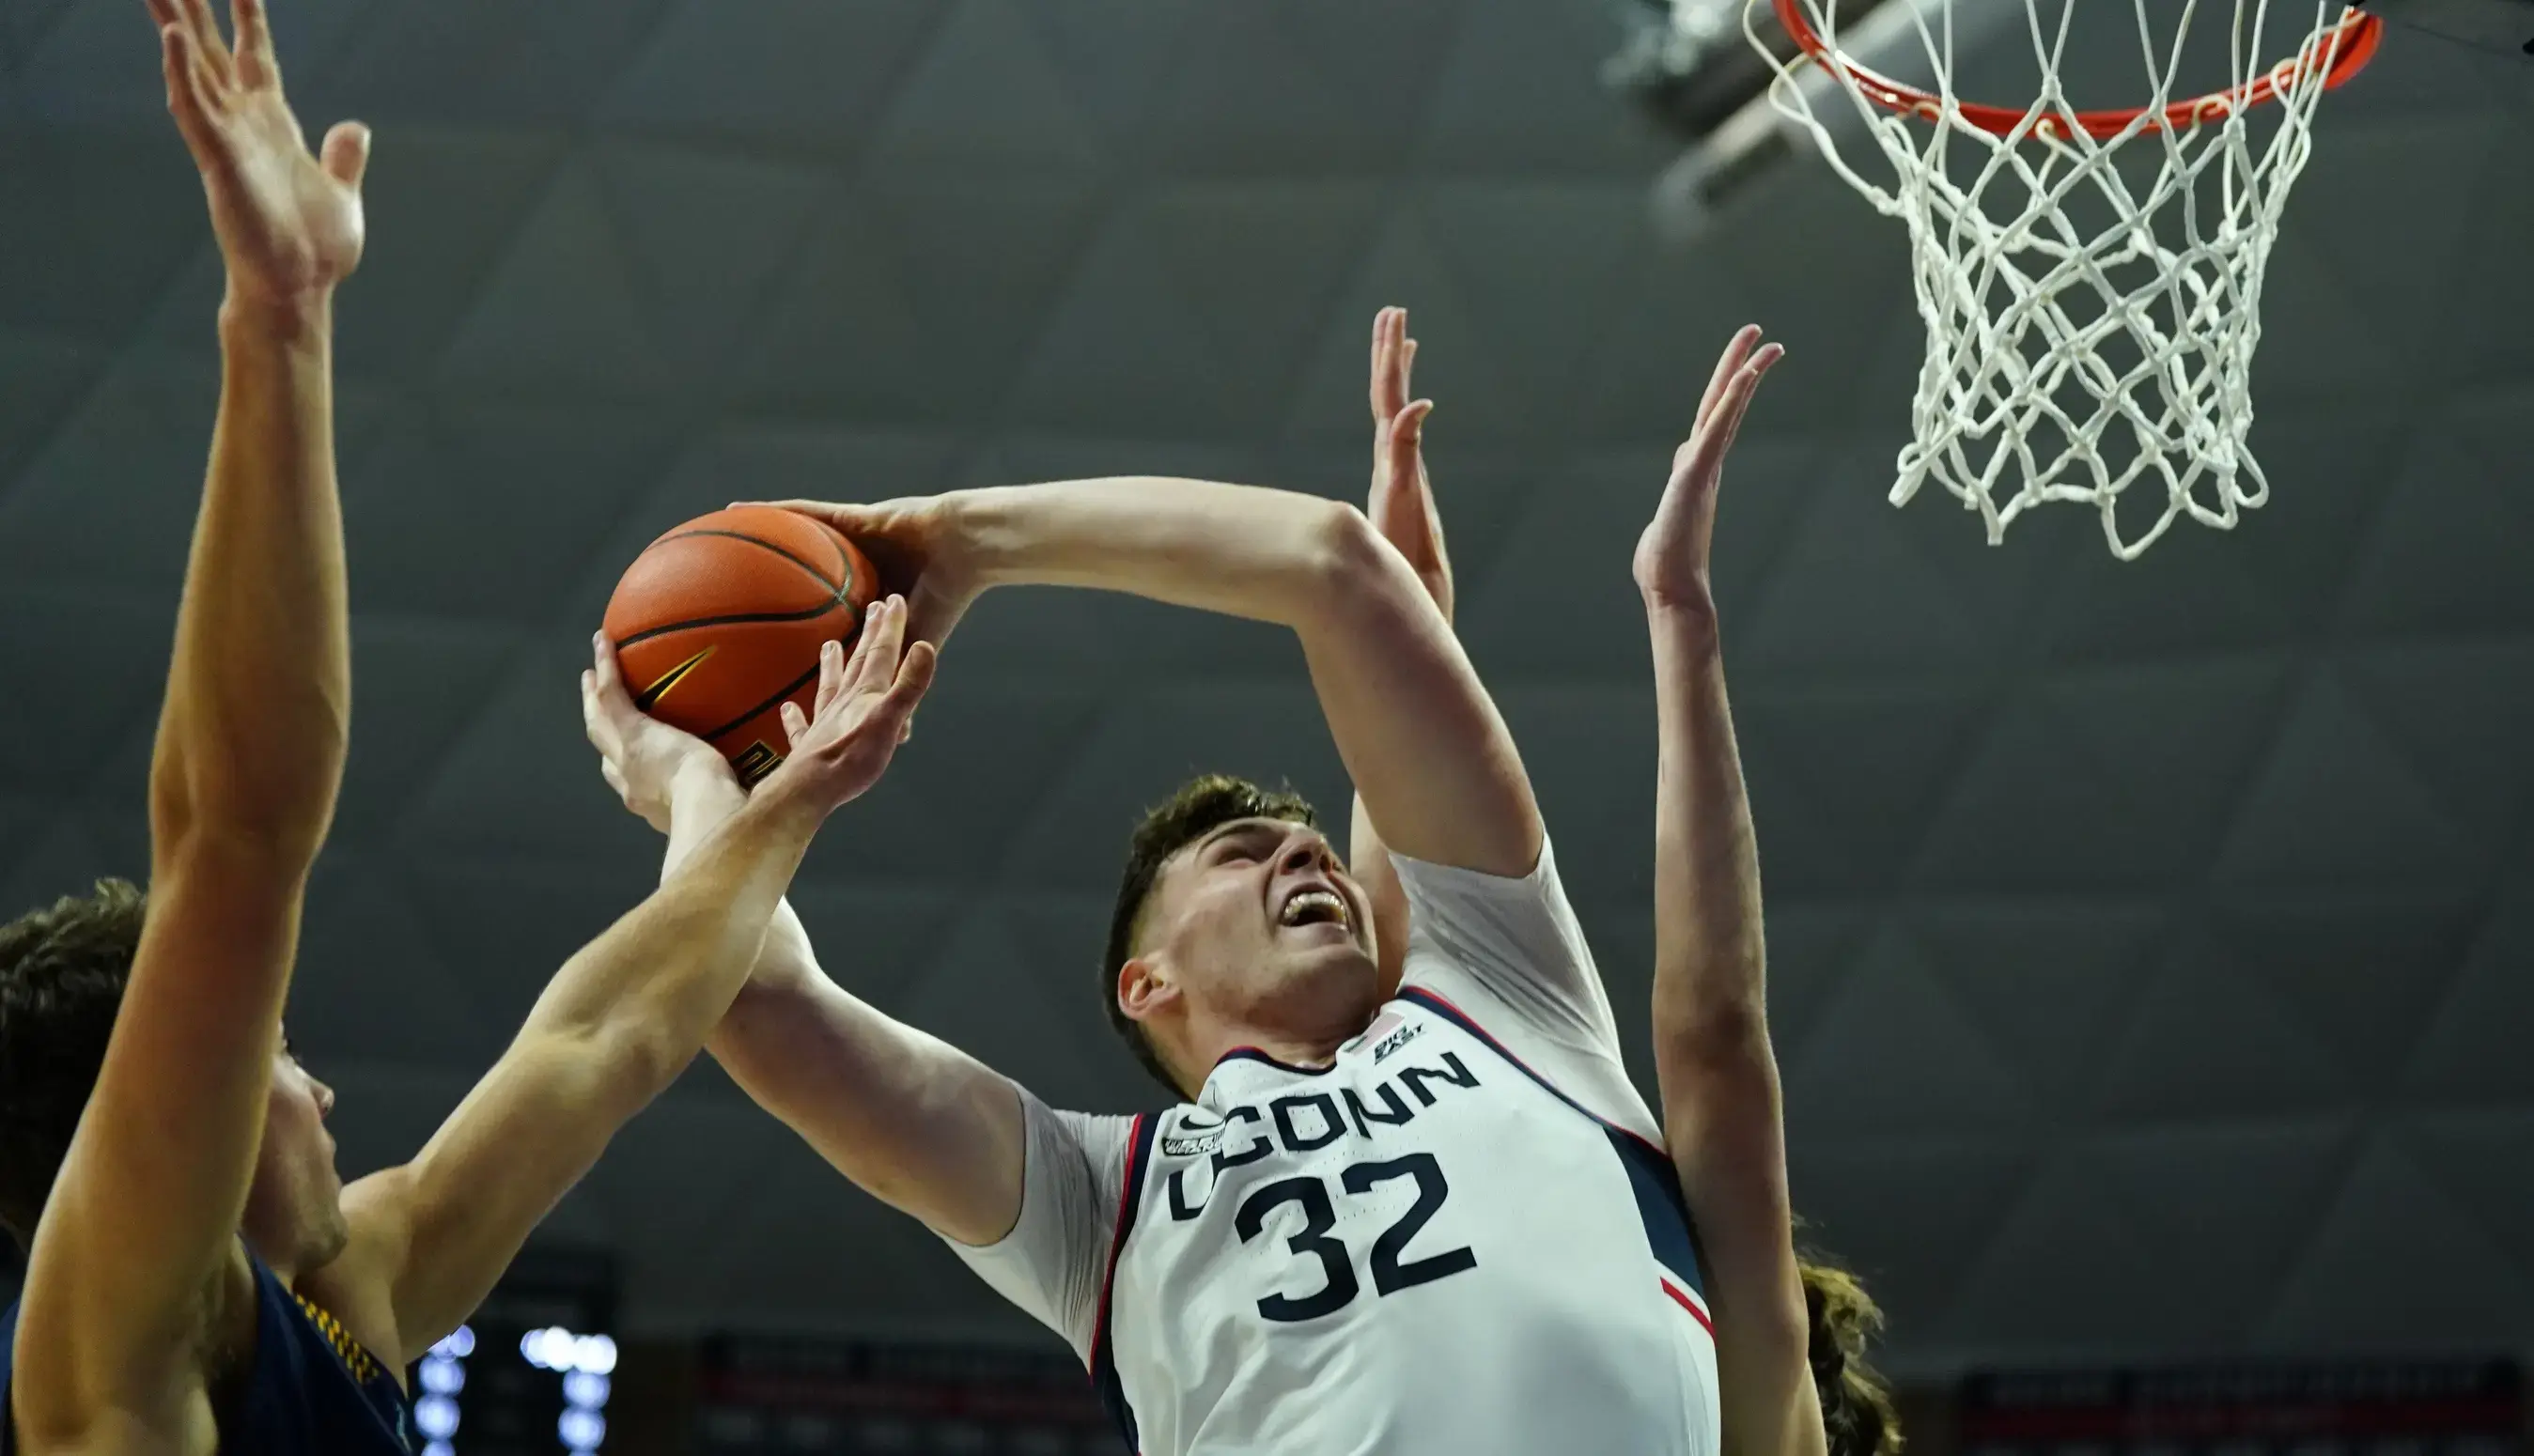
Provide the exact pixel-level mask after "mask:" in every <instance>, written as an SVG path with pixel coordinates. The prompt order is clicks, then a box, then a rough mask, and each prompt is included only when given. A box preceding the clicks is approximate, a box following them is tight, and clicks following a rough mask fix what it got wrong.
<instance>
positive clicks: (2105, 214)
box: [1743, 0, 2383, 561]
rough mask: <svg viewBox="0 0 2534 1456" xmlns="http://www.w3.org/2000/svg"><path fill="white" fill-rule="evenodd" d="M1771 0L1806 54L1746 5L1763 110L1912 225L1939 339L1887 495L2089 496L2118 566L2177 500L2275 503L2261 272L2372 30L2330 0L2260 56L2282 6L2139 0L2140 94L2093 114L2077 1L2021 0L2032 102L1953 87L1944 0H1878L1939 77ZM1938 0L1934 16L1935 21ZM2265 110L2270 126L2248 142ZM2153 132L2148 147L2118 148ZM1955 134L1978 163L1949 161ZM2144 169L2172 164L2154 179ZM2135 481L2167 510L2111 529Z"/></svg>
mask: <svg viewBox="0 0 2534 1456" xmlns="http://www.w3.org/2000/svg"><path fill="white" fill-rule="evenodd" d="M1773 3H1774V6H1775V9H1776V11H1777V15H1778V19H1779V22H1780V24H1781V25H1783V26H1784V27H1785V30H1786V33H1787V34H1788V35H1790V36H1792V37H1793V39H1794V41H1795V43H1796V45H1797V46H1798V47H1800V49H1801V54H1800V55H1799V56H1798V57H1797V58H1795V59H1794V60H1791V61H1782V60H1780V59H1779V58H1778V57H1777V56H1776V54H1775V53H1774V52H1772V51H1771V50H1770V49H1769V48H1768V47H1767V46H1766V45H1765V44H1763V43H1762V42H1761V39H1760V36H1759V34H1758V31H1757V30H1756V29H1754V17H1755V15H1756V12H1757V10H1758V8H1759V5H1760V0H1748V4H1747V5H1746V7H1745V10H1744V16H1743V30H1744V32H1745V33H1746V34H1747V35H1748V36H1749V38H1750V41H1751V43H1752V45H1753V46H1754V47H1755V48H1757V49H1759V50H1760V52H1761V53H1762V54H1763V55H1764V56H1767V57H1768V58H1769V63H1770V64H1771V65H1772V66H1773V67H1775V68H1776V70H1777V73H1778V75H1777V80H1776V81H1775V82H1774V83H1772V85H1771V87H1770V91H1769V95H1770V101H1771V103H1772V104H1773V105H1774V106H1775V107H1776V108H1777V109H1778V111H1779V112H1780V113H1781V114H1783V115H1784V116H1785V117H1787V118H1788V119H1789V120H1791V121H1793V122H1795V123H1796V124H1797V125H1799V126H1801V127H1803V128H1804V129H1805V130H1807V131H1809V132H1810V133H1812V135H1813V139H1814V141H1815V143H1816V144H1817V145H1818V146H1819V147H1820V149H1821V152H1822V155H1823V156H1824V158H1826V159H1827V160H1828V161H1829V163H1830V164H1831V166H1832V167H1833V168H1834V169H1835V170H1836V171H1837V172H1838V173H1839V175H1840V177H1842V178H1844V179H1845V180H1846V181H1847V183H1848V185H1849V186H1851V187H1853V188H1855V189H1856V190H1857V191H1858V192H1859V193H1861V194H1863V195H1864V197H1865V198H1866V200H1867V201H1868V202H1870V203H1872V204H1873V205H1874V208H1875V210H1876V211H1878V212H1882V213H1883V214H1884V215H1886V216H1890V217H1897V218H1899V219H1900V220H1901V221H1902V222H1904V223H1905V224H1907V226H1908V229H1909V245H1910V255H1911V257H1910V262H1911V273H1912V274H1913V277H1914V280H1915V286H1916V291H1917V301H1918V313H1919V316H1920V317H1921V318H1922V319H1923V320H1924V321H1925V323H1926V326H1927V356H1926V362H1925V364H1924V365H1923V366H1922V368H1921V369H1920V371H1919V376H1918V390H1917V397H1916V399H1915V401H1914V402H1913V404H1912V407H1911V425H1912V433H1913V438H1912V440H1911V443H1910V444H1909V446H1908V447H1907V448H1905V449H1903V450H1902V451H1901V452H1900V478H1899V480H1898V481H1897V483H1895V484H1894V486H1893V487H1892V503H1893V504H1894V505H1896V506H1898V505H1902V504H1904V503H1906V502H1907V501H1908V500H1909V499H1910V498H1911V497H1912V496H1915V495H1916V494H1917V493H1918V489H1919V487H1920V486H1922V485H1924V484H1925V483H1926V482H1927V481H1928V480H1930V479H1933V480H1934V481H1936V482H1937V483H1938V484H1940V485H1942V486H1943V487H1944V488H1945V489H1946V490H1947V491H1949V492H1951V493H1952V494H1953V495H1954V496H1956V497H1957V498H1959V499H1960V500H1961V503H1962V506H1963V509H1965V510H1968V511H1976V512H1977V513H1979V516H1980V517H1981V520H1982V521H1983V522H1984V523H1985V525H1986V526H1987V530H1988V539H1989V542H1990V544H1992V545H1994V544H1997V543H1998V542H2000V541H2002V540H2004V539H2005V536H2006V528H2007V526H2008V525H2010V524H2012V523H2013V522H2014V521H2015V519H2016V517H2018V516H2021V515H2022V514H2023V512H2025V511H2026V510H2028V509H2030V508H2031V507H2033V506H2036V505H2040V504H2043V503H2045V502H2051V501H2066V502H2082V503H2085V504H2089V505H2091V506H2093V507H2094V508H2095V509H2096V510H2097V511H2099V512H2100V513H2101V516H2102V520H2103V535H2104V538H2105V539H2106V540H2107V541H2108V542H2109V543H2110V545H2111V548H2112V553H2113V555H2115V556H2117V557H2119V558H2120V559H2121V560H2123V561H2130V560H2134V559H2136V558H2137V557H2138V556H2139V554H2140V553H2142V552H2143V551H2145V550H2146V548H2147V547H2149V546H2151V545H2153V544H2154V543H2155V541H2156V540H2157V539H2158V538H2159V537H2161V536H2162V535H2163V534H2164V533H2165V531H2166V530H2167V529H2168V528H2169V527H2171V526H2172V524H2173V523H2174V521H2175V520H2177V519H2179V518H2181V517H2182V516H2190V517H2191V518H2193V519H2195V520H2198V521H2200V522H2202V523H2203V524H2206V525H2211V526H2215V527H2218V528H2219V529H2228V528H2231V527H2232V526H2233V525H2234V524H2235V522H2236V520H2237V518H2238V516H2239V513H2240V512H2242V511H2246V510H2253V509H2256V508H2258V507H2260V506H2261V505H2262V503H2263V502H2265V501H2266V500H2268V498H2269V485H2268V482H2267V481H2266V480H2265V479H2264V478H2263V477H2262V470H2261V466H2260V464H2259V463H2258V462H2256V461H2255V460H2254V458H2253V455H2252V453H2251V451H2250V450H2249V449H2248V448H2247V446H2246V436H2247V434H2248V433H2249V432H2250V431H2251V429H2252V424H2253V406H2252V391H2251V365H2252V356H2253V350H2254V349H2255V347H2256V346H2258V345H2259V343H2260V342H2261V336H2262V327H2261V290H2262V275H2263V272H2264V270H2265V268H2266V266H2267V264H2268V261H2269V254H2270V245H2271V243H2272V242H2273V241H2274V240H2275V239H2276V238H2277V236H2278V229H2279V219H2280V215H2281V212H2282V210H2283V209H2284V207H2285V205H2286V202H2287V196H2288V191H2289V189H2290V188H2291V187H2293V186H2294V185H2295V183H2296V179H2297V175H2298V173H2300V172H2301V171H2303V170H2304V168H2305V163H2306V160H2307V157H2308V156H2309V155H2310V153H2311V152H2312V150H2313V124H2314V117H2315V113H2316V111H2317V109H2318V107H2319V104H2320V102H2321V101H2322V98H2323V92H2324V91H2329V90H2331V89H2332V88H2334V87H2337V86H2339V85H2340V84H2341V83H2342V82H2345V81H2347V80H2348V79H2349V78H2350V77H2352V76H2354V75H2356V74H2357V73H2358V72H2359V71H2360V70H2362V69H2364V68H2365V67H2366V65H2367V63H2368V61H2370V60H2371V59H2373V58H2374V56H2375V53H2376V47H2377V45H2378V43H2379V42H2380V40H2381V38H2382V35H2383V22H2382V21H2380V20H2378V19H2376V18H2375V17H2372V16H2367V15H2362V14H2360V13H2359V12H2358V11H2356V10H2346V11H2343V10H2341V7H2340V0H2317V3H2316V5H2315V25H2314V27H2313V29H2312V30H2311V31H2310V32H2309V34H2308V36H2307V38H2306V40H2305V42H2304V43H2303V44H2302V45H2300V46H2299V47H2298V48H2297V49H2296V51H2295V53H2294V54H2292V55H2290V56H2289V57H2288V58H2287V59H2285V60H2282V61H2279V62H2278V63H2277V64H2275V65H2269V66H2267V67H2265V68H2264V67H2263V66H2262V62H2261V60H2260V57H2262V55H2264V54H2269V53H2272V52H2269V51H2267V50H2265V48H2264V45H2263V31H2264V30H2265V29H2266V28H2267V22H2268V20H2269V12H2270V10H2271V8H2272V0H2180V3H2178V4H2177V3H2176V0H2132V3H2133V4H2134V5H2135V6H2136V7H2137V11H2138V20H2139V26H2138V33H2139V41H2140V48H2141V51H2142V55H2143V57H2144V60H2145V63H2146V69H2147V73H2148V74H2147V80H2148V83H2149V86H2150V89H2151V95H2150V98H2149V99H2148V101H2147V102H2146V104H2144V105H2142V106H2138V107H2134V108H2130V109H2125V110H2093V111H2081V110H2079V109H2078V108H2077V107H2076V106H2075V105H2074V104H2073V103H2072V102H2071V101H2070V100H2069V98H2068V96H2067V94H2066V91H2065V90H2064V89H2063V87H2062V84H2061V75H2062V72H2061V66H2060V61H2061V58H2062V56H2063V55H2064V54H2065V53H2066V50H2067V45H2068V31H2069V21H2070V18H2071V16H2072V15H2073V13H2074V9H2075V6H2076V5H2077V4H2078V3H2079V0H2060V12H2059V19H2058V24H2057V27H2056V29H2055V30H2053V29H2052V28H2051V27H2049V26H2047V25H2045V23H2044V20H2043V17H2042V14H2041V12H2042V9H2043V4H2044V0H2024V9H2025V14H2026V18H2027V21H2028V24H2029V28H2030V30H2031V35H2032V45H2033V53H2034V55H2035V57H2036V58H2037V59H2038V61H2039V63H2040V68H2041V78H2042V84H2041V88H2040V91H2039V94H2037V95H2036V96H2035V97H2034V98H2033V100H2032V102H2031V103H2030V104H2029V105H2026V106H2023V107H2021V108H2014V107H2006V106H1994V105H1981V104H1977V103H1974V102H1967V101H1963V100H1961V98H1960V97H1958V96H1957V95H1955V93H1954V81H1953V78H1954V74H1955V68H1954V19H1953V6H1954V3H1955V0H1887V3H1890V4H1894V5H1906V6H1908V7H1909V8H1910V12H1911V18H1912V20H1913V22H1914V29H1915V30H1916V31H1917V33H1918V37H1919V39H1920V41H1921V42H1922V43H1923V44H1924V46H1925V48H1926V54H1927V62H1928V64H1929V65H1930V66H1931V67H1932V68H1933V70H1934V73H1935V85H1936V90H1934V91H1924V90H1921V89H1919V88H1917V87H1914V86H1910V85H1907V84H1905V83H1902V82H1900V81H1895V80H1893V79H1891V78H1890V77H1887V76H1884V75H1881V74H1879V73H1877V72H1875V71H1872V70H1868V69H1867V68H1866V67H1865V66H1863V65H1862V64H1860V63H1858V62H1857V61H1856V60H1854V59H1852V58H1851V57H1849V56H1848V55H1846V54H1845V53H1843V52H1842V51H1841V50H1840V46H1839V26H1838V17H1839V10H1840V5H1839V0H1773ZM1970 3H1978V4H1986V5H2000V4H2006V3H2009V0H1970ZM2093 3H2097V4H2101V3H2105V0H2093ZM2278 3H2279V4H2280V5H2281V6H2282V7H2286V6H2289V5H2293V4H2295V3H2297V0H2278ZM1927 6H1935V7H1938V8H1940V9H1941V11H1942V15H1941V18H1940V20H1939V21H1938V23H1937V25H1936V27H1935V28H1933V29H1931V28H1930V26H1929V22H1928V17H1927V15H1926V12H1925V9H1924V7H1927ZM2228 6H2231V8H2232V9H2233V11H2234V17H2235V28H2234V33H2233V36H2232V40H2231V49H2230V56H2231V64H2230V67H2229V74H2230V76H2231V77H2232V84H2231V85H2228V86H2226V87H2224V88H2223V89H2221V90H2218V91H2211V92H2209V93H2207V94H2205V95H2200V96H2191V97H2186V98H2182V99H2176V98H2175V96H2174V91H2175V86H2174V82H2175V79H2176V77H2177V75H2178V74H2179V72H2180V69H2181V63H2182V56H2183V49H2184V40H2185V39H2186V38H2187V37H2188V36H2189V34H2190V32H2191V24H2192V20H2193V18H2194V16H2195V15H2196V14H2197V13H2198V12H2199V11H2201V10H2202V9H2212V10H2213V9H2220V8H2224V7H2228ZM2159 10H2160V11H2163V12H2164V13H2166V14H2175V13H2177V12H2178V15H2179V25H2178V27H2177V30H2176V32H2175V35H2174V38H2173V41H2172V44H2171V47H2170V49H2169V50H2167V51H2163V52H2162V53H2159V44H2158V42H2157V40H2156V38H2155V33H2154V27H2153V26H2152V25H2151V24H2150V22H2151V19H2152V14H2151V13H2152V12H2153V11H2159ZM1807 62H1809V63H1812V64H1815V65H1818V66H1819V67H1820V68H1821V70H1822V71H1823V72H1824V73H1825V74H1826V75H1828V76H1830V77H1832V78H1834V79H1836V81H1837V82H1838V83H1839V86H1840V90H1841V91H1844V92H1845V93H1846V94H1847V96H1848V98H1849V99H1850V101H1852V102H1853V103H1854V105H1855V107H1856V109H1857V112H1858V114H1859V115H1860V116H1861V117H1862V118H1863V119H1864V122H1865V124H1866V127H1867V129H1868V131H1869V132H1870V133H1871V134H1872V135H1873V137H1874V139H1875V141H1876V142H1877V143H1879V144H1880V145H1881V148H1882V151H1883V153H1884V156H1885V157H1886V159H1888V160H1889V161H1890V163H1891V165H1892V168H1893V170H1894V172H1895V174H1896V177H1897V181H1896V185H1895V186H1894V187H1892V188H1891V189H1889V190H1887V189H1885V188H1883V187H1880V186H1877V185H1875V184H1874V183H1872V182H1869V181H1867V180H1865V179H1864V178H1863V177H1861V176H1859V175H1857V173H1856V171H1855V170H1854V169H1853V168H1852V167H1850V166H1849V165H1848V163H1847V162H1846V160H1845V159H1844V158H1842V157H1841V156H1840V151H1839V146H1838V144H1837V142H1836V140H1835V139H1834V138H1833V137H1832V135H1831V133H1830V131H1829V129H1828V128H1827V127H1826V126H1825V125H1824V124H1823V121H1822V118H1821V117H1820V116H1818V115H1816V114H1815V112H1814V110H1813V100H1812V98H1811V97H1810V96H1808V95H1807V94H1806V92H1805V90H1804V88H1803V86H1802V85H1801V84H1800V80H1799V77H1798V71H1799V70H1800V69H1801V68H1802V67H1803V66H1805V65H1806V64H1807ZM2257 113H2258V114H2259V115H2261V116H2262V117H2264V118H2275V119H2276V124H2275V128H2274V129H2272V130H2270V131H2269V135H2268V136H2267V138H2266V140H2264V141H2262V142H2259V143H2258V144H2257V143H2256V140H2255V137H2254V130H2255V128H2254V126H2253V122H2252V118H2253V117H2254V116H2255V115H2256V114H2257ZM2150 140H2151V144H2152V147H2151V150H2150V149H2148V148H2136V147H2131V146H2130V144H2132V143H2140V142H2142V141H2150ZM1958 143H1959V144H1961V146H1962V147H1966V148H1968V149H1970V152H1971V155H1970V157H1969V158H1967V160H1968V161H1970V162H1973V163H1975V165H1969V166H1962V167H1961V168H1960V169H1959V170H1960V172H1961V175H1959V176H1958V175H1957V169H1956V168H1955V167H1954V165H1953V164H1954V163H1955V162H1956V161H1957V158H1956V156H1955V154H1954V153H1955V152H1956V150H1957V148H1956V144H1958ZM2125 148H2126V149H2128V151H2127V152H2126V153H2125V152H2124V149H2125ZM2141 152H2146V155H2145V156H2144V157H2143V158H2142V157H2141ZM2124 155H2126V156H2127V157H2128V158H2129V161H2128V163H2127V170H2126V173H2125V170H2124V162H2123V158H2124ZM2148 162H2160V165H2158V166H2156V167H2155V169H2154V172H2153V175H2152V176H2151V177H2149V176H2148V175H2147V174H2146V168H2145V163H2148ZM2072 208H2077V209H2080V210H2082V211H2083V212H2085V213H2086V214H2087V215H2086V224H2089V225H2083V224H2081V221H2080V219H2079V218H2078V217H2074V216H2072V215H2071V209H2072ZM2107 447H2109V449H2110V455H2109V456H2108V457H2107V455H2106V448H2107ZM2010 469H2013V470H2014V471H2015V472H2016V473H2017V474H2018V475H2020V476H2021V480H2020V482H2018V483H2016V484H2015V485H2013V486H2011V487H2009V486H2005V485H2004V484H2003V482H2004V477H2005V476H2006V475H2007V472H2008V471H2009V470H2010ZM2149 475H2152V476H2154V477H2156V478H2158V479H2160V480H2161V481H2162V482H2163V485H2164V488H2165V501H2164V505H2163V509H2162V511H2161V512H2160V513H2159V514H2158V515H2157V516H2156V519H2155V521H2154V523H2153V524H2152V525H2151V526H2149V527H2147V528H2146V529H2145V530H2144V531H2143V532H2142V533H2140V534H2138V535H2136V536H2134V537H2124V535H2123V533H2122V530H2121V526H2120V523H2119V520H2118V519H2117V516H2116V507H2117V506H2118V504H2119V502H2120V498H2121V496H2122V494H2123V493H2124V492H2125V491H2127V490H2128V489H2129V487H2130V486H2131V485H2132V484H2134V483H2135V482H2137V481H2138V480H2140V479H2141V478H2142V477H2146V476H2149ZM2001 496H2003V497H2004V498H2003V499H2001Z"/></svg>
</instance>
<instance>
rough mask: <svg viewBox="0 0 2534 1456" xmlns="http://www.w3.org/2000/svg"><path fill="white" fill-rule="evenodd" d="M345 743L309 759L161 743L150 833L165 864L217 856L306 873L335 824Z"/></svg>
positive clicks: (154, 768)
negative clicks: (341, 749)
mask: <svg viewBox="0 0 2534 1456" xmlns="http://www.w3.org/2000/svg"><path fill="white" fill-rule="evenodd" d="M340 747H341V745H340V743H339V741H337V742H336V743H335V744H334V745H333V746H332V747H331V748H329V747H327V746H324V745H318V746H311V747H309V748H308V749H307V750H306V753H305V755H304V756H299V755H296V754H292V755H282V756H279V757H276V756H275V755H274V754H272V753H271V752H269V751H262V750H252V749H242V748H239V747H236V746H234V745H227V744H218V743H212V744H190V745H180V746H174V747H172V748H171V747H170V746H169V745H166V744H163V743H162V744H161V746H160V751H159V753H158V756H157V758H156V759H155V760H154V761H153V762H152V763H151V770H150V832H151V842H152V844H153V845H154V846H155V852H156V855H157V858H158V859H159V861H160V862H161V863H166V862H168V861H170V860H180V859H185V858H189V857H203V856H212V855H216V856H218V857H220V858H223V859H258V860H262V861H265V862H269V863H270V864H271V866H273V867H276V868H286V867H289V866H292V865H297V866H299V867H301V868H302V869H304V868H305V867H306V866H307V865H308V864H310V863H311V862H313V861H314V860H315V859H316V858H317V852H318V850H319V849H321V848H322V847H323V846H324V844H325V841H326V831H327V829H328V827H329V826H330V825H332V822H333V818H334V797H335V791H336V789H337V787H338V786H339V785H340V783H341V781H342V761H343V760H342V755H341V752H340Z"/></svg>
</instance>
